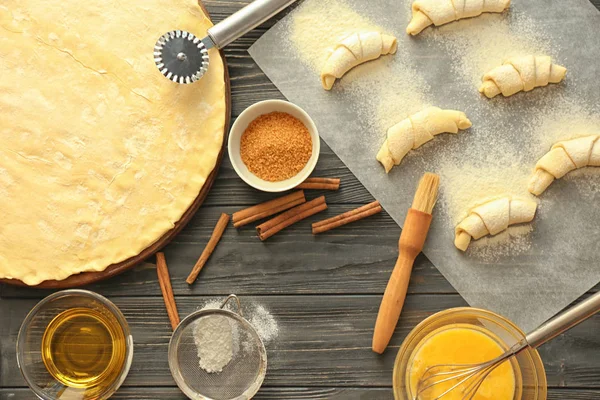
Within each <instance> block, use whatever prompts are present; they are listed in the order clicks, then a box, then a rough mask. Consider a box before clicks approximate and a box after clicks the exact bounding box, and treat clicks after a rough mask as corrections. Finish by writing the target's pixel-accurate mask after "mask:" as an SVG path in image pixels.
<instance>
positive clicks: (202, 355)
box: [193, 315, 233, 373]
mask: <svg viewBox="0 0 600 400" xmlns="http://www.w3.org/2000/svg"><path fill="white" fill-rule="evenodd" d="M193 329H194V343H195V344H196V349H197V350H198V358H199V363H200V368H202V369H203V370H205V371H206V372H208V373H216V372H222V371H223V368H225V367H226V366H227V364H229V362H230V361H231V359H232V357H233V332H232V326H231V324H230V322H229V318H227V317H224V316H220V315H208V316H206V317H203V318H200V319H199V320H198V321H196V323H195V325H194V328H193Z"/></svg>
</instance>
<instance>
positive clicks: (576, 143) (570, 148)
mask: <svg viewBox="0 0 600 400" xmlns="http://www.w3.org/2000/svg"><path fill="white" fill-rule="evenodd" d="M588 166H590V167H600V135H591V136H584V137H581V138H577V139H572V140H567V141H563V142H558V143H556V144H555V145H554V146H552V149H551V150H550V151H549V152H548V153H546V155H545V156H543V157H542V158H541V159H540V160H539V161H538V162H537V164H536V165H535V172H534V173H533V176H532V177H531V179H530V180H529V191H530V192H531V193H533V194H534V195H536V196H539V195H540V194H542V193H544V191H545V190H546V189H547V188H548V186H550V184H552V182H554V180H555V179H560V178H562V177H563V176H565V175H566V174H567V173H569V172H571V171H573V170H575V169H578V168H583V167H588Z"/></svg>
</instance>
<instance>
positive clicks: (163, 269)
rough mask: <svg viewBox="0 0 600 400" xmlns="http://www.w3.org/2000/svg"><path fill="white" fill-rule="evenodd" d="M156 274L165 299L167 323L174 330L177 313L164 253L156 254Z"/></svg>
mask: <svg viewBox="0 0 600 400" xmlns="http://www.w3.org/2000/svg"><path fill="white" fill-rule="evenodd" d="M156 272H157V273H158V283H159V284H160V290H161V291H162V295H163V298H164V299H165V306H166V307H167V314H168V315H169V321H171V328H173V330H175V328H177V325H179V313H178V312H177V304H176V303H175V296H174V295H173V288H172V287H171V278H170V277H169V269H168V268H167V260H166V259H165V255H164V253H156Z"/></svg>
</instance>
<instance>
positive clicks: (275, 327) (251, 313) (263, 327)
mask: <svg viewBox="0 0 600 400" xmlns="http://www.w3.org/2000/svg"><path fill="white" fill-rule="evenodd" d="M221 304H223V301H222V300H213V301H209V302H207V303H205V304H204V305H203V306H202V307H200V308H201V309H202V310H209V309H213V310H214V309H218V308H220V307H221ZM242 304H243V305H242V308H243V312H244V318H245V319H246V320H247V321H248V322H250V325H252V326H253V327H254V329H256V332H257V333H258V336H259V337H260V339H261V340H262V341H263V343H264V344H265V345H268V344H269V343H271V342H273V341H274V340H275V339H277V336H278V335H279V324H278V323H277V320H276V319H275V317H274V316H273V314H271V313H270V312H269V310H267V309H266V308H265V307H264V306H263V305H260V304H252V303H250V304H248V303H245V302H242ZM225 310H228V311H232V312H236V311H237V310H236V308H235V307H234V306H232V303H231V302H230V303H227V305H226V306H225ZM233 336H234V356H235V353H236V351H237V348H236V346H235V345H236V343H235V342H236V341H237V333H236V332H235V329H234V332H233Z"/></svg>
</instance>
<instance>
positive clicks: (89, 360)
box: [42, 308, 126, 391]
mask: <svg viewBox="0 0 600 400" xmlns="http://www.w3.org/2000/svg"><path fill="white" fill-rule="evenodd" d="M125 357H126V339H125V334H124V332H123V329H122V328H121V326H120V324H119V321H118V320H117V319H116V318H115V316H114V315H112V314H111V313H109V312H107V311H106V310H94V309H90V308H72V309H69V310H66V311H63V312H62V313H60V314H59V315H57V316H56V317H54V319H53V320H52V321H51V322H50V323H49V324H48V327H47V328H46V331H45V332H44V337H43V338H42V360H43V361H44V365H45V366H46V369H47V370H48V372H49V373H50V375H52V376H53V377H54V378H55V379H56V380H57V381H59V382H60V383H62V384H63V385H65V386H68V387H74V388H81V389H90V388H95V389H97V390H98V391H103V390H104V389H106V388H107V387H109V386H110V385H112V384H113V383H114V382H115V380H116V378H117V377H118V376H119V374H120V373H121V370H122V368H123V364H124V362H125ZM94 391H95V390H94Z"/></svg>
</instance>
